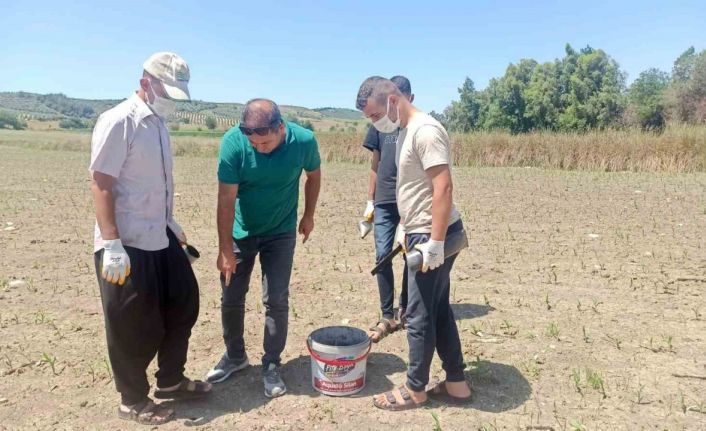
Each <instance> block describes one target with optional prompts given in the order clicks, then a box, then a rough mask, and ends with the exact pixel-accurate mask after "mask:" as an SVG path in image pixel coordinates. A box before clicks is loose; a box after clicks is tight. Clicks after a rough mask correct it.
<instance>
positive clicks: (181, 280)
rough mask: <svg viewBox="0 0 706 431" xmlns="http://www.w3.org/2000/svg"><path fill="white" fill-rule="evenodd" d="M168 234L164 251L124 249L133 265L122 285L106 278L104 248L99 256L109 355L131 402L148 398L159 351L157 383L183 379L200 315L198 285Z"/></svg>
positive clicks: (118, 383)
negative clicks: (149, 369) (151, 366)
mask: <svg viewBox="0 0 706 431" xmlns="http://www.w3.org/2000/svg"><path fill="white" fill-rule="evenodd" d="M167 236H168V237H169V246H168V247H167V248H165V249H163V250H157V251H145V250H140V249H137V248H133V247H125V251H126V252H127V254H128V256H130V264H131V266H132V269H131V272H130V276H129V277H128V278H127V280H126V281H125V284H123V285H122V286H119V285H117V284H113V283H109V282H107V281H106V280H104V279H103V278H101V265H102V260H103V250H100V251H98V252H96V253H95V255H94V259H95V266H96V276H97V277H98V285H99V287H100V292H101V300H102V303H103V313H104V315H105V333H106V338H107V340H108V356H109V358H110V365H111V367H112V368H113V376H114V379H115V386H116V388H117V390H118V392H120V395H121V397H122V403H123V404H126V405H131V404H136V403H139V402H141V401H143V400H144V399H145V398H146V397H147V394H148V393H149V390H150V385H149V383H148V382H147V367H148V366H149V364H150V362H152V359H154V357H155V355H157V363H158V366H159V370H158V371H157V373H156V377H157V386H159V387H167V386H173V385H176V384H178V383H179V382H181V380H182V379H183V378H184V364H186V352H187V349H188V347H189V337H190V336H191V328H192V327H193V326H194V324H195V323H196V319H197V318H198V314H199V287H198V283H197V282H196V276H195V275H194V272H193V270H192V269H191V265H190V264H189V261H188V259H187V257H186V254H185V253H184V251H183V250H182V248H181V247H180V246H179V243H178V241H177V239H176V237H175V236H174V234H173V233H172V232H171V231H170V230H169V229H167Z"/></svg>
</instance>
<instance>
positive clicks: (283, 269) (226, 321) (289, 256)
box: [221, 231, 297, 369]
mask: <svg viewBox="0 0 706 431" xmlns="http://www.w3.org/2000/svg"><path fill="white" fill-rule="evenodd" d="M296 241H297V237H296V232H294V231H292V232H287V233H283V234H277V235H269V236H252V237H248V238H244V239H239V240H234V241H233V243H234V245H233V251H234V252H235V260H236V263H237V265H236V268H235V274H233V276H232V277H231V279H230V284H229V285H228V286H226V285H225V279H224V277H223V275H221V287H222V296H221V321H222V323H223V340H224V341H225V345H226V353H227V355H228V358H230V359H232V360H236V361H240V360H243V359H245V340H244V338H243V332H244V327H245V296H246V294H247V293H248V290H249V289H250V275H251V274H252V270H253V267H254V266H255V257H256V256H257V255H258V254H260V268H261V270H262V303H263V304H264V306H265V336H264V342H263V348H264V350H265V355H264V356H263V357H262V365H263V367H264V368H265V369H266V368H267V367H268V366H269V364H271V363H274V364H276V365H278V366H279V365H280V363H281V357H280V355H281V354H282V351H283V350H284V346H285V344H286V343H287V326H288V324H289V278H290V276H291V274H292V262H293V260H294V247H295V245H296Z"/></svg>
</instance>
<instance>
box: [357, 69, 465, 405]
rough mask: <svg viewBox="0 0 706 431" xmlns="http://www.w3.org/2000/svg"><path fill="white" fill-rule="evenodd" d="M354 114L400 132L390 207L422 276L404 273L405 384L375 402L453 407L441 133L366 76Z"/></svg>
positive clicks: (445, 160) (386, 84)
mask: <svg viewBox="0 0 706 431" xmlns="http://www.w3.org/2000/svg"><path fill="white" fill-rule="evenodd" d="M356 107H357V108H358V109H360V110H361V111H363V113H364V114H365V116H366V117H367V118H370V119H371V120H372V121H373V126H374V127H375V128H376V129H378V130H379V131H380V132H382V133H387V132H388V131H389V130H392V129H393V128H397V127H399V128H400V134H399V138H398V141H397V152H398V154H397V157H396V158H397V161H398V166H397V205H398V207H399V211H400V219H401V221H400V226H401V227H402V228H403V229H404V232H406V235H405V236H404V238H403V239H402V241H401V242H403V243H404V246H405V247H406V249H411V248H415V249H417V250H419V251H420V252H421V254H422V258H423V263H422V269H421V271H418V272H413V271H412V270H408V274H407V276H408V286H407V289H408V298H407V310H406V318H407V341H408V343H409V368H408V370H407V382H406V384H405V385H402V386H400V387H398V388H395V389H394V390H392V391H389V392H386V393H384V394H379V395H376V396H375V397H374V398H373V403H374V404H375V406H376V407H378V408H381V409H384V410H408V409H413V408H416V407H419V406H422V405H424V404H426V403H427V401H428V399H427V397H428V396H430V397H436V398H441V399H444V400H446V401H449V402H453V403H465V402H467V401H469V400H470V397H471V390H470V387H469V385H468V383H467V382H466V379H465V376H464V374H463V370H464V368H465V366H464V363H463V354H462V350H461V341H460V339H459V335H458V328H457V327H456V321H455V320H454V315H453V311H452V310H451V305H450V304H449V290H450V279H449V274H450V272H451V268H452V266H453V263H454V260H455V259H456V255H454V256H450V257H449V258H447V259H444V241H445V240H446V237H447V234H448V233H454V232H457V231H460V230H462V229H463V223H462V222H461V219H460V216H459V214H458V211H457V210H456V208H455V207H454V204H453V199H452V190H453V184H452V180H451V150H450V143H449V137H448V135H447V133H446V130H444V127H443V126H442V125H441V124H439V122H437V121H436V120H434V119H433V118H432V117H430V116H429V115H427V114H425V113H423V112H421V111H419V110H418V109H417V108H415V107H414V105H412V104H411V103H410V102H409V101H408V100H407V99H406V98H405V97H403V96H402V93H400V91H399V90H398V89H397V87H396V86H395V85H394V84H393V83H392V82H391V81H390V80H388V79H385V78H382V77H379V76H373V77H370V78H368V79H366V80H365V81H364V82H363V84H362V85H361V86H360V90H359V91H358V97H357V101H356ZM434 350H436V351H437V352H438V354H439V357H440V358H441V361H442V366H443V368H444V370H445V371H446V380H445V381H443V382H441V383H439V384H438V385H437V386H436V387H434V388H432V389H430V390H429V391H428V392H425V387H426V385H427V383H429V369H430V367H431V361H432V358H433V356H434Z"/></svg>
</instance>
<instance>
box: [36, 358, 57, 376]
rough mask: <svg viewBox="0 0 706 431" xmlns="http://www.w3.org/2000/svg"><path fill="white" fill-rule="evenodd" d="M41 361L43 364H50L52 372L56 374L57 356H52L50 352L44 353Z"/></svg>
mask: <svg viewBox="0 0 706 431" xmlns="http://www.w3.org/2000/svg"><path fill="white" fill-rule="evenodd" d="M39 362H41V363H43V364H49V366H50V367H51V372H52V373H53V374H54V375H55V376H56V375H57V372H56V356H52V355H50V354H48V353H42V358H41V359H40V360H39Z"/></svg>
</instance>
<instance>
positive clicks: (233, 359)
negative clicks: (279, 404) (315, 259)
mask: <svg viewBox="0 0 706 431" xmlns="http://www.w3.org/2000/svg"><path fill="white" fill-rule="evenodd" d="M320 165H321V159H320V157H319V150H318V145H317V143H316V139H315V138H314V134H313V133H312V132H311V131H309V130H307V129H305V128H303V127H300V126H298V125H296V124H294V123H289V122H284V121H282V116H281V114H280V111H279V108H278V106H277V104H276V103H274V102H273V101H271V100H267V99H253V100H251V101H249V102H248V103H247V104H246V105H245V108H244V109H243V114H242V117H241V121H240V125H239V126H238V127H234V128H232V129H231V130H229V131H228V132H227V133H226V134H225V136H224V137H223V142H222V143H221V150H220V159H219V162H218V181H219V185H218V214H217V218H218V220H217V223H218V240H219V254H218V269H219V270H220V271H221V287H222V290H223V294H222V297H221V320H222V323H223V339H224V341H225V346H226V351H225V353H224V354H223V357H222V358H221V359H220V361H219V362H218V364H217V365H216V366H215V367H214V368H213V369H212V370H211V371H209V372H208V375H207V379H208V381H209V382H212V383H217V382H222V381H224V380H226V379H227V378H228V377H230V376H231V375H232V374H233V373H234V372H236V371H238V370H242V369H244V368H246V367H247V366H248V365H249V361H248V357H247V355H246V354H245V341H244V339H243V327H244V322H245V295H246V293H247V292H248V288H249V284H250V275H251V273H252V270H253V267H254V265H255V257H256V256H257V255H258V254H259V255H260V267H261V269H262V291H263V293H262V297H263V304H264V305H265V337H264V338H265V340H264V350H265V354H264V356H263V357H262V367H263V371H264V378H263V380H264V383H265V395H266V396H268V397H277V396H280V395H283V394H284V393H285V392H286V390H287V388H286V386H285V384H284V382H283V381H282V378H281V377H280V373H279V366H280V362H281V358H280V355H281V353H282V351H283V350H284V346H285V343H286V341H287V324H288V317H289V278H290V274H291V272H292V260H293V258H294V246H295V243H296V231H297V203H298V202H299V178H300V176H301V173H302V171H304V172H305V174H306V183H305V186H304V198H305V199H304V201H305V207H304V214H303V216H302V218H301V220H300V221H299V228H298V231H299V233H300V234H301V235H303V241H304V242H306V240H307V239H308V238H309V234H311V231H312V230H313V229H314V209H315V207H316V201H317V199H318V196H319V189H320V187H321V170H320Z"/></svg>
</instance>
